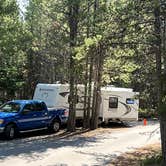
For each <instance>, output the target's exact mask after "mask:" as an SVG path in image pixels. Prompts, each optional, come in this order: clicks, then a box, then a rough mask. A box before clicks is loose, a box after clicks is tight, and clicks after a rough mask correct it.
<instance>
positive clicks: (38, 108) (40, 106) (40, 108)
mask: <svg viewBox="0 0 166 166" xmlns="http://www.w3.org/2000/svg"><path fill="white" fill-rule="evenodd" d="M35 106H36V109H35V111H43V110H45V106H44V104H43V103H36V104H35Z"/></svg>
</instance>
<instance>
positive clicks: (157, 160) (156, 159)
mask: <svg viewBox="0 0 166 166" xmlns="http://www.w3.org/2000/svg"><path fill="white" fill-rule="evenodd" d="M161 163H162V155H161V152H159V153H157V154H155V155H154V156H152V157H148V158H147V159H145V160H143V161H142V162H141V166H152V165H154V166H160V165H162V164H161Z"/></svg>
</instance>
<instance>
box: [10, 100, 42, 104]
mask: <svg viewBox="0 0 166 166" xmlns="http://www.w3.org/2000/svg"><path fill="white" fill-rule="evenodd" d="M9 102H15V103H20V104H27V103H41V102H43V101H41V100H12V101H9Z"/></svg>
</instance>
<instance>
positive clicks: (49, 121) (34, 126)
mask: <svg viewBox="0 0 166 166" xmlns="http://www.w3.org/2000/svg"><path fill="white" fill-rule="evenodd" d="M67 117H68V111H67V110H65V109H54V108H50V109H48V108H47V106H46V104H45V103H44V102H43V101H37V100H14V101H9V102H7V103H5V104H3V105H2V106H0V133H3V134H4V135H5V136H6V138H8V139H13V138H14V137H15V136H16V134H17V133H23V132H30V131H35V130H42V129H46V128H47V129H49V130H50V131H52V132H57V131H58V130H59V128H60V126H61V124H63V123H66V122H67Z"/></svg>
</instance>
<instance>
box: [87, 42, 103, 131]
mask: <svg viewBox="0 0 166 166" xmlns="http://www.w3.org/2000/svg"><path fill="white" fill-rule="evenodd" d="M103 56H104V48H103V47H102V44H101V43H99V46H98V48H97V58H96V68H95V70H96V73H95V84H94V91H93V104H92V119H91V127H90V128H91V129H92V130H94V129H96V128H98V120H99V110H100V104H101V78H102V70H103V62H104V57H103Z"/></svg>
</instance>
